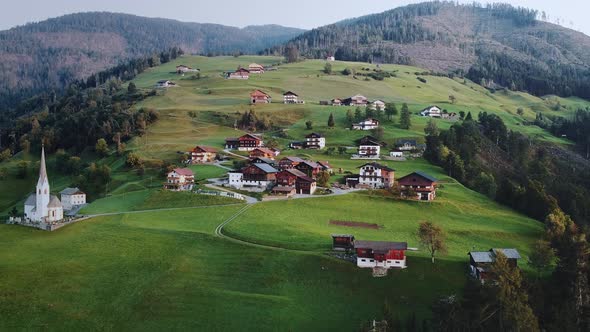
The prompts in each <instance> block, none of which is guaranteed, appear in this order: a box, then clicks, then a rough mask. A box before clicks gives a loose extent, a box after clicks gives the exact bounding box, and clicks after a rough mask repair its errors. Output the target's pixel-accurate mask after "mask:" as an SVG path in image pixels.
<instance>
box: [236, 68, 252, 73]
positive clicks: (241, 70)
mask: <svg viewBox="0 0 590 332" xmlns="http://www.w3.org/2000/svg"><path fill="white" fill-rule="evenodd" d="M235 72H236V73H237V72H247V73H249V72H250V71H249V70H248V69H246V68H238V70H236V71H235Z"/></svg>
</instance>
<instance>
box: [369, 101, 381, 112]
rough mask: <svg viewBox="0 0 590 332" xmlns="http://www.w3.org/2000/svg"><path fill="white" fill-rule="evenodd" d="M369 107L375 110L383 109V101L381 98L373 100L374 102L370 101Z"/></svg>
mask: <svg viewBox="0 0 590 332" xmlns="http://www.w3.org/2000/svg"><path fill="white" fill-rule="evenodd" d="M370 108H371V109H372V110H374V111H376V110H381V111H383V110H385V102H384V101H383V100H375V101H374V102H372V103H371V106H370Z"/></svg>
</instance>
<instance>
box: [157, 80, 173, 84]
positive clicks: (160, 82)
mask: <svg viewBox="0 0 590 332" xmlns="http://www.w3.org/2000/svg"><path fill="white" fill-rule="evenodd" d="M168 82H170V81H169V80H159V81H158V84H164V83H168ZM170 83H172V82H170Z"/></svg>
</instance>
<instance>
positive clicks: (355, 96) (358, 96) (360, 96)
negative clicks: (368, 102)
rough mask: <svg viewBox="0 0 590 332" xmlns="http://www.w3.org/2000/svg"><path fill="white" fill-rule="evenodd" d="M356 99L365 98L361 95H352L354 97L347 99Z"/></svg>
mask: <svg viewBox="0 0 590 332" xmlns="http://www.w3.org/2000/svg"><path fill="white" fill-rule="evenodd" d="M357 98H362V99H367V97H365V96H363V95H354V96H352V97H350V98H349V99H357Z"/></svg>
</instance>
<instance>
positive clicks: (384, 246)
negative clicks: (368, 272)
mask: <svg viewBox="0 0 590 332" xmlns="http://www.w3.org/2000/svg"><path fill="white" fill-rule="evenodd" d="M354 248H355V249H371V250H373V252H376V253H386V252H388V251H389V250H408V243H407V242H387V241H359V240H357V241H355V242H354Z"/></svg>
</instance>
